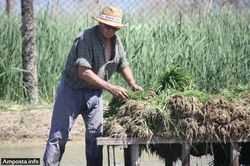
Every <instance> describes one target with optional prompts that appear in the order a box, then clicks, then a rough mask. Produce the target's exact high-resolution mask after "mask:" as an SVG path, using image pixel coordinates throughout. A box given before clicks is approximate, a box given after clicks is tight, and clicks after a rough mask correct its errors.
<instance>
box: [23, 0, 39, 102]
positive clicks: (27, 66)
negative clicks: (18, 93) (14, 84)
mask: <svg viewBox="0 0 250 166" xmlns="http://www.w3.org/2000/svg"><path fill="white" fill-rule="evenodd" d="M21 8H22V61H23V69H24V72H23V85H24V95H25V97H26V98H27V99H28V101H29V102H32V103H37V102H38V79H37V62H36V56H37V55H36V44H35V23H34V16H33V0H22V1H21Z"/></svg>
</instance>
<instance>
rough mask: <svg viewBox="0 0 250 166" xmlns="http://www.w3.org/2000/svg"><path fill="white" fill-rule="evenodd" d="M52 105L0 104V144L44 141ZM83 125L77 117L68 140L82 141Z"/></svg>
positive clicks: (48, 126) (47, 131) (46, 135)
mask: <svg viewBox="0 0 250 166" xmlns="http://www.w3.org/2000/svg"><path fill="white" fill-rule="evenodd" d="M51 115H52V105H47V104H43V105H17V104H13V103H12V104H2V103H0V140H1V141H0V142H15V143H17V142H20V143H23V142H32V143H33V142H37V141H39V142H40V141H44V142H45V141H46V140H47V138H48V133H49V129H50V122H51ZM83 136H84V124H83V120H82V117H81V116H79V117H78V118H77V120H76V123H75V124H74V126H73V129H72V131H71V132H70V136H69V139H70V140H71V141H72V140H74V141H80V140H81V141H82V140H83Z"/></svg>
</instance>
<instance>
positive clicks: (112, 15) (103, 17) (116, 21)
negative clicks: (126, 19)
mask: <svg viewBox="0 0 250 166" xmlns="http://www.w3.org/2000/svg"><path fill="white" fill-rule="evenodd" d="M122 15H123V14H122V10H121V9H119V8H117V7H114V6H106V7H104V8H103V9H102V11H101V13H100V15H99V16H97V17H94V19H95V20H96V21H98V22H99V23H103V24H107V25H109V26H112V27H115V28H123V27H126V25H125V24H123V23H122Z"/></svg>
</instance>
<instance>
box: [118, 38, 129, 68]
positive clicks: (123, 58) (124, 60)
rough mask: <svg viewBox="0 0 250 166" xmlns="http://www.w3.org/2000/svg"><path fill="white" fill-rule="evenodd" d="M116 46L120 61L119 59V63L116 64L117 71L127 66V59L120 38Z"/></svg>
mask: <svg viewBox="0 0 250 166" xmlns="http://www.w3.org/2000/svg"><path fill="white" fill-rule="evenodd" d="M118 48H119V55H120V61H119V65H118V71H120V70H121V69H122V68H124V67H126V66H128V65H129V62H128V60H127V57H126V52H125V50H124V47H123V45H122V43H121V41H120V39H119V40H118Z"/></svg>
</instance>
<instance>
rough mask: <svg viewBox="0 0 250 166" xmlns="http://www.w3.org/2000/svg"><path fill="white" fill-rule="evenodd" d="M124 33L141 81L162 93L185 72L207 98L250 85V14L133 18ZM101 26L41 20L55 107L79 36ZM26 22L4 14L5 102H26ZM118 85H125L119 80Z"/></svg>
mask: <svg viewBox="0 0 250 166" xmlns="http://www.w3.org/2000/svg"><path fill="white" fill-rule="evenodd" d="M125 20H126V21H125V22H128V24H129V26H128V27H127V28H125V29H123V30H120V31H119V32H118V34H119V35H120V36H121V38H122V40H123V42H124V46H125V49H126V51H127V57H128V59H129V62H130V64H131V66H132V68H133V72H134V75H135V78H136V80H137V81H138V83H139V84H140V85H142V86H143V87H144V88H145V89H149V88H151V87H156V86H157V82H158V80H159V77H160V76H161V75H162V73H163V72H164V71H165V70H167V69H169V68H171V67H172V66H178V67H181V68H182V69H183V70H184V71H187V72H188V73H189V75H190V77H192V82H193V84H192V88H193V89H198V90H201V91H203V92H206V93H220V92H223V91H227V90H228V89H240V90H241V89H245V88H248V87H249V81H250V72H249V71H250V14H249V13H234V12H232V11H225V12H222V13H221V14H219V15H218V14H217V15H212V14H211V15H207V16H205V17H197V16H193V17H185V16H180V15H179V16H176V17H174V16H167V15H166V16H165V17H161V18H156V19H153V20H149V19H147V20H146V19H137V18H132V17H127V18H126V19H125ZM94 24H95V22H94V21H93V20H92V19H91V18H88V17H85V18H77V19H76V18H66V17H64V18H60V17H58V18H51V17H50V16H49V15H48V14H46V13H41V14H39V15H38V16H37V17H36V29H37V55H38V72H39V73H38V75H39V92H40V98H41V100H45V101H48V102H51V101H53V96H54V94H55V89H56V85H57V82H58V80H59V79H60V75H61V72H62V70H63V66H64V62H65V59H66V57H67V54H68V52H69V49H70V47H71V44H72V42H73V40H74V37H75V36H77V34H78V33H79V32H80V31H82V30H84V29H85V28H87V27H90V26H92V25H94ZM20 28H21V23H20V17H16V16H10V17H7V16H5V15H4V14H1V20H0V31H1V34H0V43H1V44H0V84H1V87H0V99H1V100H14V101H19V102H24V101H25V98H24V95H23V87H22V62H21V32H20ZM112 82H114V83H118V84H120V85H124V86H126V85H125V84H124V82H123V81H121V79H120V78H119V76H118V75H115V76H114V77H113V78H112Z"/></svg>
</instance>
